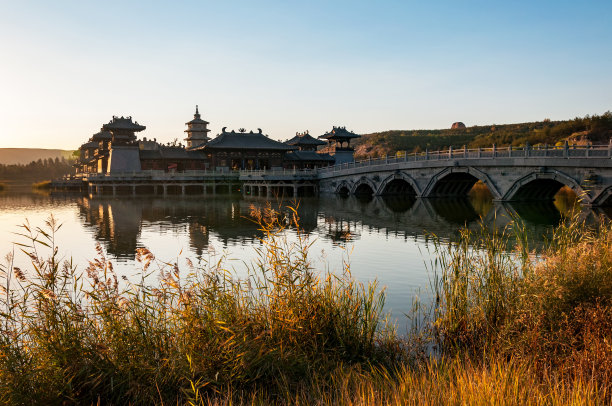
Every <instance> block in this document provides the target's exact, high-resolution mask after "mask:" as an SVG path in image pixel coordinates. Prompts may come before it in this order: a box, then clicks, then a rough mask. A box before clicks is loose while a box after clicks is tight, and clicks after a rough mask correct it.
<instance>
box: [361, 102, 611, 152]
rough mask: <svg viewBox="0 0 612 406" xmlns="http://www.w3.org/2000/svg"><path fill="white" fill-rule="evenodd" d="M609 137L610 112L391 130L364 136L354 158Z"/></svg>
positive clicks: (605, 141) (584, 141)
mask: <svg viewBox="0 0 612 406" xmlns="http://www.w3.org/2000/svg"><path fill="white" fill-rule="evenodd" d="M610 138H612V112H609V111H608V112H606V113H604V114H602V115H592V116H585V117H576V118H574V119H572V120H565V121H551V120H543V121H537V122H530V123H519V124H493V125H486V126H472V127H467V128H456V129H442V130H408V131H405V130H393V131H383V132H378V133H372V134H365V135H363V136H362V138H360V139H357V140H356V142H355V148H356V150H355V155H356V157H357V159H359V158H364V157H368V156H385V155H394V154H395V153H396V152H398V151H399V152H402V153H403V152H404V151H408V152H422V151H425V150H426V149H429V150H430V151H434V150H444V149H448V147H449V146H452V147H453V148H463V146H464V145H465V146H467V147H468V148H480V147H482V148H490V147H491V146H492V145H493V144H496V145H497V146H499V147H504V146H508V145H512V146H515V147H520V146H523V145H525V144H526V143H529V145H539V144H548V145H551V146H552V145H555V144H558V143H563V142H565V141H566V140H567V141H568V142H569V143H570V144H580V145H586V144H587V143H589V142H590V143H593V144H608V142H609V139H610Z"/></svg>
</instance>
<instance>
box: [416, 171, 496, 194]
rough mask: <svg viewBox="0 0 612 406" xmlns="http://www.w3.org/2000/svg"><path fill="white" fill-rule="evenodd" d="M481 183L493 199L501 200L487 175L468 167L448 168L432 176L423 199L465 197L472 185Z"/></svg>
mask: <svg viewBox="0 0 612 406" xmlns="http://www.w3.org/2000/svg"><path fill="white" fill-rule="evenodd" d="M479 180H480V181H482V182H483V183H484V184H485V185H486V186H487V188H488V189H489V191H490V192H491V194H492V195H493V199H495V200H501V198H502V195H501V193H499V190H497V187H496V186H495V184H494V183H493V182H492V181H491V179H490V178H489V175H487V174H486V173H484V172H483V171H481V170H478V169H476V168H473V167H471V166H468V167H450V168H446V169H443V170H441V171H440V172H438V173H437V174H436V175H434V176H433V177H432V178H431V180H430V181H429V183H428V184H427V186H426V187H425V189H424V190H423V194H422V196H423V197H459V196H466V195H467V194H468V192H469V191H470V189H472V187H473V186H474V184H475V183H476V182H478V181H479Z"/></svg>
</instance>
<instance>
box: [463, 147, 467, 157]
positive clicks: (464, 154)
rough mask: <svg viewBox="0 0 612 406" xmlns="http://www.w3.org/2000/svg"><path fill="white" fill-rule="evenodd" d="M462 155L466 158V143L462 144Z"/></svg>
mask: <svg viewBox="0 0 612 406" xmlns="http://www.w3.org/2000/svg"><path fill="white" fill-rule="evenodd" d="M463 157H464V158H467V145H465V144H464V145H463Z"/></svg>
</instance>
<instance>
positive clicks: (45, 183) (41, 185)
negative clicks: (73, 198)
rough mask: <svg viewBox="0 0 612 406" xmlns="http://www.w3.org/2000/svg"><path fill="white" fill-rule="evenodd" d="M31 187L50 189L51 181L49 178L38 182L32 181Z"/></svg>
mask: <svg viewBox="0 0 612 406" xmlns="http://www.w3.org/2000/svg"><path fill="white" fill-rule="evenodd" d="M32 189H35V190H49V189H51V181H50V180H43V181H40V182H35V183H32Z"/></svg>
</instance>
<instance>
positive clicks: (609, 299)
mask: <svg viewBox="0 0 612 406" xmlns="http://www.w3.org/2000/svg"><path fill="white" fill-rule="evenodd" d="M515 227H516V224H515ZM522 233H523V231H520V232H519V233H518V234H519V238H514V239H512V240H513V241H517V242H518V243H517V247H516V248H515V250H514V251H512V252H510V253H508V252H507V250H506V248H505V247H506V245H505V243H506V242H507V241H509V240H510V238H509V235H508V230H506V231H503V232H492V233H487V232H481V233H478V232H476V233H474V232H470V231H467V230H465V231H463V232H462V238H461V240H460V242H458V243H456V244H448V245H441V246H439V249H440V250H439V254H440V255H439V256H438V259H439V261H440V263H439V265H440V267H439V269H440V270H441V272H440V274H439V278H437V279H436V281H435V291H436V298H437V302H436V308H435V316H434V321H433V324H432V326H433V329H432V331H431V333H432V335H433V336H434V337H435V339H436V341H437V343H438V345H439V346H440V349H441V351H442V353H444V354H446V355H452V356H457V355H461V356H465V355H466V354H467V355H469V357H470V359H473V360H479V361H484V360H487V359H491V357H497V358H498V359H502V360H503V359H518V360H524V362H525V363H526V365H530V368H533V369H534V370H535V371H536V372H539V373H540V374H542V375H545V374H550V371H556V372H557V373H558V374H560V375H561V378H559V379H565V378H567V379H568V380H569V381H564V382H572V381H573V380H576V379H578V381H580V382H594V383H595V384H596V385H597V387H598V388H600V389H601V390H602V391H603V392H604V393H606V394H607V396H608V397H609V396H610V395H611V394H612V226H611V224H610V223H609V222H608V223H604V224H603V225H602V226H600V227H598V228H590V227H587V226H586V225H585V224H584V223H582V222H580V221H579V220H578V218H577V217H572V218H569V219H566V221H564V222H563V223H562V224H561V225H560V226H559V227H558V228H557V229H556V230H555V232H554V233H553V237H552V239H551V240H550V241H549V242H548V244H547V246H546V248H545V249H544V250H543V252H541V253H540V254H539V255H534V253H533V252H530V251H529V249H528V247H527V246H526V240H525V239H524V238H521V235H522Z"/></svg>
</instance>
